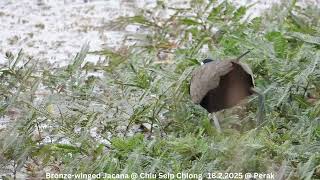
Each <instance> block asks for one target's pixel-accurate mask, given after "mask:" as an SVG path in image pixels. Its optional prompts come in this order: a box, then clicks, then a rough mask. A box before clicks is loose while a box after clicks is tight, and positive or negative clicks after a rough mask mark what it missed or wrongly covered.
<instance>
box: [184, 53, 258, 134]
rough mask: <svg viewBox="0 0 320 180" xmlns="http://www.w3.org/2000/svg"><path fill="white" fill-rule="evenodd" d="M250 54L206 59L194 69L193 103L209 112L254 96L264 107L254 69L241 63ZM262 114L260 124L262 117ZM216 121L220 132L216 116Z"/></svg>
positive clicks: (191, 84)
mask: <svg viewBox="0 0 320 180" xmlns="http://www.w3.org/2000/svg"><path fill="white" fill-rule="evenodd" d="M249 52H250V51H247V52H245V53H244V54H242V55H241V56H239V57H238V58H236V59H231V60H223V61H220V60H216V61H213V60H211V59H205V60H204V61H203V63H204V64H203V65H202V66H200V67H199V68H197V69H195V70H194V72H193V75H192V79H191V83H190V95H191V99H192V101H193V102H194V103H196V104H200V105H201V106H202V107H203V108H205V109H206V110H207V111H208V112H209V113H215V112H217V111H220V110H223V109H227V108H231V107H233V106H235V105H237V104H239V102H240V101H241V100H243V99H245V98H246V97H248V96H250V95H252V94H254V93H256V94H258V95H259V104H262V101H263V100H262V98H263V97H262V95H260V94H259V93H257V91H255V90H254V79H253V74H252V71H251V69H250V68H249V66H248V65H246V64H244V63H241V62H239V60H240V59H241V58H242V57H243V56H244V55H246V54H248V53H249ZM259 107H262V106H259ZM259 111H260V112H261V111H262V108H259ZM260 112H259V114H258V121H260V120H261V118H262V115H261V113H260ZM213 120H214V123H215V125H216V127H217V129H218V130H219V131H220V125H219V122H218V120H217V118H216V117H215V116H214V114H213Z"/></svg>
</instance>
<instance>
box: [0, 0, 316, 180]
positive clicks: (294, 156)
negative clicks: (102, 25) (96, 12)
mask: <svg viewBox="0 0 320 180" xmlns="http://www.w3.org/2000/svg"><path fill="white" fill-rule="evenodd" d="M192 3H193V5H192V8H189V9H175V14H173V15H172V16H171V18H169V19H162V17H161V16H158V15H157V13H154V12H157V11H161V10H162V9H163V8H164V7H166V6H167V5H166V4H163V3H158V6H157V7H155V8H154V9H150V10H141V12H140V14H138V15H137V16H134V17H130V18H128V17H122V18H119V19H118V20H117V21H116V22H113V23H112V24H108V26H109V27H113V28H118V29H122V28H124V27H125V26H126V25H128V24H136V25H140V26H141V28H142V29H143V30H144V31H145V32H148V33H141V34H139V33H137V34H132V35H128V37H127V39H126V40H127V41H130V40H132V39H134V40H135V41H136V44H135V45H134V46H129V47H126V46H124V47H122V48H121V49H120V50H117V51H115V50H110V49H105V50H101V51H99V52H90V51H89V46H88V45H84V46H83V48H82V50H81V51H80V52H79V53H78V55H77V56H76V57H75V58H74V59H73V61H72V63H70V64H69V65H68V66H67V67H63V68H52V67H51V66H49V65H43V64H39V63H38V62H36V60H34V59H29V58H27V57H25V56H24V55H23V53H22V52H21V53H19V54H17V55H14V54H12V53H9V52H8V53H6V57H7V59H8V61H7V65H5V66H1V67H0V95H1V96H0V116H2V117H9V118H12V120H10V123H8V124H7V128H6V129H2V130H0V172H3V173H5V174H6V175H5V176H3V178H4V179H11V178H14V177H15V176H16V175H17V173H23V174H25V175H26V176H27V177H29V178H43V177H45V173H46V172H51V173H71V174H76V173H100V172H106V173H128V174H130V173H154V174H156V173H180V172H185V173H192V174H203V175H204V176H205V175H206V173H214V172H232V173H243V174H244V173H247V172H260V173H271V172H272V173H274V174H275V175H276V176H280V177H285V178H287V179H320V153H319V152H320V118H319V116H320V101H319V98H320V70H319V67H320V66H319V64H320V40H319V38H320V24H319V19H320V15H319V12H320V11H319V9H317V8H316V7H307V8H301V7H299V6H297V5H296V4H295V1H290V3H289V2H287V3H282V4H280V5H275V6H274V7H273V8H272V9H271V10H269V11H268V12H266V13H265V14H263V15H262V16H261V17H257V18H254V19H252V20H250V21H249V20H246V19H243V18H244V14H245V13H246V11H247V9H248V8H250V7H239V8H236V7H234V6H233V5H232V4H231V3H229V2H227V1H225V2H222V3H220V4H217V3H216V2H211V3H208V4H207V3H205V2H202V1H201V0H193V1H192ZM204 12H205V13H204ZM190 14H191V15H190ZM204 14H205V15H204ZM275 14H276V15H275ZM212 27H215V28H217V29H218V31H217V32H212V31H211V28H212ZM190 37H192V38H190ZM203 47H207V49H208V52H204V51H202V50H201V49H202V48H203ZM251 48H253V50H252V52H251V53H250V54H249V55H248V56H246V58H244V59H245V60H244V61H245V62H246V63H248V64H249V65H250V66H251V67H252V70H253V72H254V75H255V77H254V78H255V82H256V86H257V88H258V89H259V90H260V91H261V92H263V94H264V96H265V109H266V110H265V112H266V114H265V122H264V123H263V124H262V125H261V126H259V128H257V127H256V123H255V118H256V115H257V106H258V99H257V97H255V96H253V97H251V98H249V101H248V102H247V103H244V104H242V105H239V106H237V107H235V108H232V109H228V110H225V111H224V112H222V113H220V119H221V121H222V122H221V125H222V129H223V132H222V133H218V132H217V131H216V129H215V128H214V127H212V125H211V124H210V121H209V119H208V116H207V112H206V111H205V110H204V109H202V108H201V107H199V106H198V105H194V104H193V103H192V102H191V99H190V96H189V81H190V78H191V72H192V70H193V69H194V68H195V67H197V66H198V65H199V62H200V61H201V60H202V59H203V58H206V57H208V56H209V57H212V58H214V59H225V58H234V57H237V56H238V55H240V54H241V53H243V52H245V51H246V50H247V49H251ZM88 53H94V54H100V55H103V56H105V57H106V60H105V61H103V62H99V63H98V64H90V63H84V59H85V57H86V55H87V54H88ZM160 55H164V56H163V57H164V59H163V58H162V57H161V58H159V57H160ZM89 72H100V73H102V74H103V76H102V77H95V76H88V75H87V74H88V73H89ZM146 123H147V125H146ZM142 124H144V125H143V126H146V127H144V128H141V127H140V126H141V125H142ZM147 126H150V127H152V128H150V127H147ZM139 127H140V129H143V130H139ZM94 130H95V131H96V132H97V134H98V136H97V137H92V131H94ZM101 139H104V141H103V142H102V141H101Z"/></svg>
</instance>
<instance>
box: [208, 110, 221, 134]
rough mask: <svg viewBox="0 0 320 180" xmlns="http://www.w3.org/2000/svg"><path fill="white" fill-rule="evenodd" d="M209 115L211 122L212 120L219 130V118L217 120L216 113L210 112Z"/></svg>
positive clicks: (219, 130)
mask: <svg viewBox="0 0 320 180" xmlns="http://www.w3.org/2000/svg"><path fill="white" fill-rule="evenodd" d="M210 116H211V118H210V119H211V122H212V121H213V124H214V126H215V127H216V128H217V131H218V132H221V127H220V123H219V120H218V118H217V116H216V114H215V113H211V114H210Z"/></svg>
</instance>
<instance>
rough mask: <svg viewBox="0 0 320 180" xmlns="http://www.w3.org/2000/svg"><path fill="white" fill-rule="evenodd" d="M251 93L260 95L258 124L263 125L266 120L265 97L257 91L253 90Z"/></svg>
mask: <svg viewBox="0 0 320 180" xmlns="http://www.w3.org/2000/svg"><path fill="white" fill-rule="evenodd" d="M251 92H252V93H254V94H256V95H258V106H259V107H258V114H257V124H261V123H262V122H263V118H264V96H263V94H262V93H260V92H258V91H257V90H256V89H254V88H251Z"/></svg>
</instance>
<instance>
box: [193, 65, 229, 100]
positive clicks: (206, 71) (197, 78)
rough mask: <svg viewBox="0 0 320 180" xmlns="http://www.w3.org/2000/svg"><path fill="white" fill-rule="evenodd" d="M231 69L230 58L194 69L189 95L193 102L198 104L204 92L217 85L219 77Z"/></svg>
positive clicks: (204, 94)
mask: <svg viewBox="0 0 320 180" xmlns="http://www.w3.org/2000/svg"><path fill="white" fill-rule="evenodd" d="M231 70H232V63H231V60H225V61H213V62H211V63H208V64H205V65H203V66H200V67H199V68H198V69H196V70H194V72H193V75H192V79H191V85H190V95H191V99H192V101H193V102H194V103H196V104H200V102H201V100H202V99H203V98H204V97H205V96H206V94H207V93H208V92H209V91H210V90H212V89H215V88H216V87H218V86H219V82H220V77H221V76H224V75H226V74H228V73H229V72H230V71H231Z"/></svg>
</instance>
